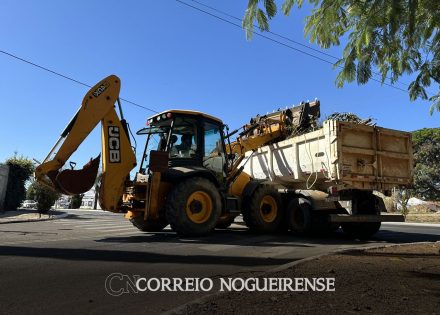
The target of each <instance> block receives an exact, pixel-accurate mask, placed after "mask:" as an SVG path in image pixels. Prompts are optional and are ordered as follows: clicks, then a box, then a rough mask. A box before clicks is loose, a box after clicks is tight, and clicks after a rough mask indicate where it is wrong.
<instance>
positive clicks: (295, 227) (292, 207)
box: [287, 198, 313, 235]
mask: <svg viewBox="0 0 440 315" xmlns="http://www.w3.org/2000/svg"><path fill="white" fill-rule="evenodd" d="M287 221H288V225H289V229H290V230H291V231H292V232H293V233H295V234H298V235H308V234H310V233H311V232H312V228H313V224H312V205H311V203H310V201H308V200H307V199H305V198H295V199H292V200H291V201H290V202H289V205H288V206H287Z"/></svg>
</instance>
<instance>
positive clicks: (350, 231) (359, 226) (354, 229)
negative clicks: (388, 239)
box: [342, 222, 381, 240]
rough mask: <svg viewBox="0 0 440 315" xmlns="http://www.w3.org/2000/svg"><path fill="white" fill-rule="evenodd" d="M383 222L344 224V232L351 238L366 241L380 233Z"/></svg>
mask: <svg viewBox="0 0 440 315" xmlns="http://www.w3.org/2000/svg"><path fill="white" fill-rule="evenodd" d="M380 226H381V222H359V223H358V222H350V223H343V224H342V230H343V231H344V233H345V234H347V236H348V237H350V238H357V239H360V240H365V239H368V238H370V237H371V236H373V235H374V234H376V233H377V231H379V229H380Z"/></svg>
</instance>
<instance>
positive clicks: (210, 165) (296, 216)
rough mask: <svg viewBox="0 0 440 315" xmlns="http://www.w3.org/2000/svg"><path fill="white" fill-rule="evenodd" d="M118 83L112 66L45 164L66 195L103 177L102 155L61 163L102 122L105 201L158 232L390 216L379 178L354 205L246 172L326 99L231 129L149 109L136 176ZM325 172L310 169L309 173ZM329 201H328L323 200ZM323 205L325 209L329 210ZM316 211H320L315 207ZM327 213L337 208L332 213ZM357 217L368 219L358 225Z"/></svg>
mask: <svg viewBox="0 0 440 315" xmlns="http://www.w3.org/2000/svg"><path fill="white" fill-rule="evenodd" d="M120 86H121V85H120V79H119V78H118V77H116V76H114V75H111V76H109V77H107V78H105V79H104V80H102V81H101V82H99V83H98V84H96V85H95V86H94V87H92V88H91V89H90V91H89V92H88V93H87V94H86V96H85V97H84V99H83V102H82V105H81V107H80V109H79V110H78V112H77V113H76V115H75V116H74V118H73V119H72V120H71V122H70V123H69V124H68V126H67V127H66V129H65V130H64V131H63V133H62V134H61V137H60V139H59V140H58V141H57V143H56V144H55V146H54V148H53V149H52V150H51V151H50V153H49V154H48V156H47V157H46V159H45V160H44V161H43V163H42V164H41V165H39V166H38V167H37V169H36V172H35V177H36V179H37V180H38V181H40V182H42V183H44V184H46V185H47V186H50V187H52V188H53V189H55V190H57V191H59V192H61V193H63V194H70V195H72V194H79V193H83V192H86V191H87V190H89V189H90V188H91V187H92V186H93V183H94V182H95V178H96V174H97V172H98V168H99V159H100V156H98V157H96V158H95V159H93V160H91V161H90V162H89V163H88V164H86V165H85V166H84V167H83V169H81V170H73V169H66V170H63V166H64V165H65V163H66V162H67V161H68V159H69V157H70V156H71V155H72V154H73V152H75V150H76V149H77V148H78V146H79V145H80V144H81V142H82V141H83V140H84V139H85V138H86V137H87V135H88V134H89V133H90V132H91V131H92V130H93V128H94V127H95V126H96V125H97V124H98V123H99V122H101V126H102V178H101V184H100V191H99V202H100V206H101V208H102V209H104V210H107V211H112V212H123V213H126V215H125V216H126V218H128V219H130V221H131V222H132V223H133V225H135V226H136V227H137V228H139V229H140V230H142V231H151V232H153V231H160V230H162V229H163V228H164V227H165V226H167V225H168V224H170V225H171V228H172V229H173V230H174V231H176V232H177V233H179V234H181V235H204V234H207V233H209V232H210V231H212V230H213V229H214V228H216V227H217V228H226V227H228V226H229V225H230V224H231V223H232V222H233V221H234V218H235V217H236V216H237V215H239V214H240V213H241V214H242V215H243V219H244V221H245V222H246V224H247V225H248V226H249V227H250V228H251V229H253V230H255V231H259V232H275V231H279V230H283V229H288V228H290V229H292V230H295V231H296V232H300V233H305V232H309V231H310V230H312V227H311V226H312V222H314V223H313V226H314V227H316V226H318V225H319V226H320V227H322V226H325V227H326V228H335V227H339V225H340V224H341V222H339V221H338V219H337V217H335V216H345V217H344V220H345V221H344V223H342V224H343V225H344V224H345V225H346V226H351V229H348V228H347V231H348V230H350V231H353V233H355V234H356V233H358V234H359V231H360V230H361V233H360V234H361V235H360V236H369V235H371V234H373V233H375V232H376V231H377V230H378V228H379V227H380V221H384V219H383V216H381V215H380V209H379V206H380V202H378V201H377V198H376V197H375V196H373V195H372V194H371V187H368V189H369V190H368V191H366V192H365V191H364V192H363V195H362V193H358V190H352V189H351V187H348V186H347V187H346V190H345V191H344V194H341V196H343V198H342V199H344V198H345V199H344V200H354V203H353V205H354V206H353V209H354V210H353V211H352V210H351V209H350V210H346V208H343V207H342V205H341V204H340V203H339V202H338V201H336V200H334V199H333V200H329V199H328V198H327V197H329V196H330V194H328V193H324V192H322V191H320V193H321V194H319V193H316V192H315V193H313V191H312V190H307V189H305V187H303V188H302V190H301V189H297V188H298V187H296V188H295V189H290V187H289V185H288V184H287V182H286V185H284V186H283V181H281V184H280V182H279V181H278V182H275V181H274V180H273V178H271V176H270V174H269V175H267V174H266V175H264V171H263V172H260V173H259V174H260V175H262V176H259V175H258V174H256V175H255V174H254V175H253V176H252V177H251V176H250V175H249V174H250V173H251V172H252V169H250V170H249V171H246V172H245V171H243V170H245V168H248V167H249V165H246V164H247V162H248V161H250V160H251V161H252V160H253V156H254V153H258V152H260V151H261V149H262V147H263V146H269V147H274V146H275V147H278V145H279V143H281V142H280V141H282V140H285V139H287V138H288V137H290V136H292V135H295V134H301V133H304V132H308V131H310V130H313V129H314V128H316V126H315V125H314V124H315V122H316V118H318V117H319V102H318V101H315V102H310V103H304V104H301V105H300V106H297V107H293V108H287V109H286V110H278V111H276V112H274V113H271V114H268V115H264V116H257V117H255V118H253V119H252V120H251V121H250V123H249V124H247V125H245V126H243V127H242V128H240V129H238V130H235V131H232V132H229V130H228V128H227V126H226V125H225V124H224V123H223V122H222V121H221V120H220V119H218V118H216V117H213V116H210V115H207V114H205V113H201V112H196V111H188V110H167V111H163V112H161V113H159V114H156V115H154V116H152V117H151V118H149V119H148V121H147V127H146V128H143V129H141V130H139V131H138V132H137V135H143V136H145V137H146V143H145V147H144V150H143V155H142V160H141V161H140V165H139V169H138V170H137V172H136V174H135V175H134V178H130V172H131V171H132V169H133V168H134V167H136V159H135V154H134V151H133V148H132V146H131V143H130V137H129V132H128V128H127V123H126V121H125V120H124V117H123V114H122V108H121V104H120V102H119V91H120ZM115 104H117V106H118V108H119V116H118V115H117V113H116V109H115ZM233 135H237V136H236V139H235V141H231V140H230V138H231V137H232V136H233ZM55 151H56V153H54V152H55ZM309 154H315V153H312V152H309ZM316 156H318V155H316ZM260 158H261V159H262V160H261V163H262V164H264V163H266V164H267V162H268V161H265V159H266V158H267V157H265V156H264V155H261V154H260ZM280 158H281V159H284V160H285V161H284V162H283V163H284V164H286V165H287V166H288V167H289V168H291V169H296V168H298V167H302V166H298V165H297V166H293V165H290V166H289V165H288V164H289V161H290V160H289V157H287V158H286V157H285V156H284V157H280ZM270 159H271V163H272V164H273V161H272V158H270ZM341 163H342V161H341ZM266 166H267V165H266ZM266 169H268V168H267V167H266ZM289 172H290V171H289ZM292 172H293V171H292ZM320 172H321V170H319V171H318V170H315V169H312V172H311V173H320ZM292 174H293V173H291V175H292ZM304 176H309V174H306V173H304ZM258 177H260V178H258ZM317 178H318V177H317ZM307 181H308V180H307ZM297 182H303V183H304V182H305V180H304V179H303V178H301V179H300V180H299V181H297ZM330 184H331V183H330ZM330 184H326V185H327V186H328V187H330ZM402 184H403V183H402ZM328 187H324V188H322V187H321V188H320V189H321V190H323V189H324V190H325V188H328ZM359 191H362V190H359ZM358 196H362V200H363V204H366V206H365V207H367V208H371V209H363V212H362V214H364V217H363V219H359V218H360V217H357V218H356V216H355V214H356V207H357V206H356V204H357V203H356V202H357V200H358V199H359V198H360V197H358ZM333 197H334V196H333ZM365 200H366V201H365ZM326 202H327V206H326V207H324V208H323V207H321V206H319V205H320V204H324V203H326ZM359 204H362V203H361V202H360V203H359ZM329 205H330V206H329ZM309 206H310V209H308V207H309ZM322 209H326V210H327V212H326V213H325V214H324V215H322ZM312 210H317V211H316V213H319V215H317V216H315V215H314V214H313V213H314V211H312ZM350 211H352V212H353V213H349V212H350ZM359 214H361V213H359ZM329 215H334V217H333V221H332V219H331V217H330V216H329ZM365 215H367V217H365ZM312 217H313V220H312ZM347 217H355V218H354V219H352V220H350V219H349V218H348V219H347ZM316 218H318V219H316ZM334 218H336V219H334ZM362 220H363V221H362ZM361 221H362V222H361ZM355 222H356V223H355ZM359 222H361V223H362V226H363V227H364V228H361V229H359V228H358V227H357V226H356V224H358V225H359V224H361V223H359ZM377 222H379V225H378V224H377ZM378 226H379V227H378Z"/></svg>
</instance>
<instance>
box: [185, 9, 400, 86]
mask: <svg viewBox="0 0 440 315" xmlns="http://www.w3.org/2000/svg"><path fill="white" fill-rule="evenodd" d="M176 1H177V2H179V3H181V4H183V5H186V6H188V7H190V8H192V9H194V10H197V11H199V12H202V13H204V14H207V15H209V16H211V17H213V18H216V19H218V20H220V21H223V22H225V23H228V24H230V25H233V26H236V27H238V28H240V29H242V28H243V27H242V26H241V25H240V24H236V23H234V22H232V21H229V20H227V19H224V18H222V17H220V16H218V15H215V14H213V13H210V12H208V11H206V10H203V9H201V8H198V7H196V6H193V5H191V4H189V3H186V2H184V1H181V0H176ZM191 1H193V2H195V3H198V4H201V5H202V6H205V7H207V8H211V9H212V10H214V11H217V12H219V13H222V14H225V15H226V16H230V17H232V18H234V19H238V20H240V21H241V19H239V18H237V17H234V16H232V15H230V14H228V13H225V12H223V11H220V10H218V9H215V8H212V7H210V6H207V5H204V4H202V3H200V2H198V1H195V0H191ZM269 33H270V34H274V35H276V36H279V37H281V38H284V39H287V40H289V41H291V42H293V43H298V42H296V41H293V40H291V39H289V38H287V37H285V36H282V35H279V34H276V33H273V32H269ZM254 34H255V35H257V36H260V37H262V38H265V39H267V40H269V41H272V42H274V43H276V44H278V45H281V46H284V47H286V48H289V49H291V50H294V51H296V52H299V53H301V54H304V55H307V56H309V57H312V58H315V59H317V60H320V61H322V62H325V63H328V64H331V65H334V63H333V62H332V61H329V60H327V59H324V58H321V57H319V56H316V55H314V54H311V53H308V52H306V51H304V50H301V49H298V48H295V47H293V46H291V45H288V44H286V43H283V42H281V41H279V40H276V39H274V38H272V37H269V36H266V35H263V34H262V33H259V32H254ZM300 45H301V46H305V47H307V48H309V49H312V50H315V51H317V52H319V53H321V54H323V55H328V56H330V57H332V58H336V59H339V58H337V57H335V56H332V55H329V54H327V53H324V52H322V51H319V50H317V49H314V48H312V47H310V46H307V45H304V44H300ZM337 67H338V68H340V69H343V67H342V66H340V65H339V66H337ZM374 74H377V75H380V74H378V73H374ZM370 80H373V81H376V82H378V83H380V84H383V85H386V86H388V87H391V88H393V89H396V90H398V91H402V92H405V93H408V91H407V90H405V89H402V88H399V87H397V86H394V85H392V84H389V83H386V82H382V81H381V80H378V79H375V78H373V77H371V78H370ZM401 84H404V83H401Z"/></svg>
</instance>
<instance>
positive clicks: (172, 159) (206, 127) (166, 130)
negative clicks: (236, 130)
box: [137, 110, 226, 178]
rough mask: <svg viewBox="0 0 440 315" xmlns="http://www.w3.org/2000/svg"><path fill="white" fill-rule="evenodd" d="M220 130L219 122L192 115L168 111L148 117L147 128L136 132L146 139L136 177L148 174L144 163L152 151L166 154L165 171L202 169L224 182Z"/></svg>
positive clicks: (182, 111)
mask: <svg viewBox="0 0 440 315" xmlns="http://www.w3.org/2000/svg"><path fill="white" fill-rule="evenodd" d="M223 126H224V125H223V122H222V121H221V120H220V119H218V118H216V117H213V116H210V115H207V114H204V113H201V112H196V111H186V110H168V111H164V112H162V113H159V114H157V115H155V116H152V117H150V118H149V119H148V121H147V127H146V128H143V129H141V130H139V131H138V132H137V134H138V135H147V141H146V144H145V148H144V153H143V159H142V163H141V166H140V170H139V173H141V174H147V173H148V171H147V170H148V168H149V165H147V166H146V167H145V166H144V162H147V163H148V161H149V156H150V153H151V151H153V150H154V151H159V152H167V153H168V154H167V156H168V167H179V166H180V167H203V168H206V169H208V170H210V171H212V172H213V173H214V174H216V175H218V176H216V177H217V178H224V174H225V171H226V158H225V149H226V148H225V141H224V133H223ZM220 175H222V176H220Z"/></svg>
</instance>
